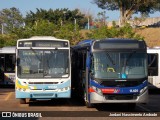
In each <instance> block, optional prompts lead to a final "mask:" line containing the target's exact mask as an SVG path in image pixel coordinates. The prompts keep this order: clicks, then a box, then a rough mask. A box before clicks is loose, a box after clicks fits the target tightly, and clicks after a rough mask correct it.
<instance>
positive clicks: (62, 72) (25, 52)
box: [15, 36, 71, 104]
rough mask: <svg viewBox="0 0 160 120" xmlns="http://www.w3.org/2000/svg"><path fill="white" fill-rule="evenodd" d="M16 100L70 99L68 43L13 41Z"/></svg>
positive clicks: (40, 38)
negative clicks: (15, 45) (15, 42)
mask: <svg viewBox="0 0 160 120" xmlns="http://www.w3.org/2000/svg"><path fill="white" fill-rule="evenodd" d="M16 60H17V64H16V84H15V93H16V98H18V99H20V103H21V104H25V103H26V99H31V100H32V99H33V100H40V99H46V100H48V99H49V100H50V99H54V98H70V97H71V63H70V61H71V60H70V43H69V41H68V40H63V39H57V38H55V37H49V36H37V37H36V36H35V37H31V38H29V39H20V40H18V41H17V49H16Z"/></svg>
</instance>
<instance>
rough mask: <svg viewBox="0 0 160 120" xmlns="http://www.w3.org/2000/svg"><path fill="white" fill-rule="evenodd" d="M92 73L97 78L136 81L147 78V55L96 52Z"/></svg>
mask: <svg viewBox="0 0 160 120" xmlns="http://www.w3.org/2000/svg"><path fill="white" fill-rule="evenodd" d="M92 71H93V74H94V76H95V78H101V79H118V78H119V79H126V78H130V79H132V78H133V79H134V78H144V77H146V76H147V62H146V54H145V53H139V52H106V51H101V52H95V53H93V60H92Z"/></svg>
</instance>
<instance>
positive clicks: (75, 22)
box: [74, 18, 77, 31]
mask: <svg viewBox="0 0 160 120" xmlns="http://www.w3.org/2000/svg"><path fill="white" fill-rule="evenodd" d="M76 24H77V21H76V18H74V30H75V31H76Z"/></svg>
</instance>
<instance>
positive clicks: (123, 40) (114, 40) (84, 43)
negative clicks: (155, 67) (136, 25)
mask: <svg viewBox="0 0 160 120" xmlns="http://www.w3.org/2000/svg"><path fill="white" fill-rule="evenodd" d="M94 41H95V42H96V41H97V42H98V41H100V42H106V43H113V44H114V43H138V42H144V41H143V40H136V39H130V38H106V39H105V38H104V39H88V40H83V41H81V42H79V43H78V44H77V45H75V46H74V47H75V48H79V47H82V46H83V47H87V46H92V45H93V43H94ZM143 44H144V45H145V46H146V44H145V42H144V43H143Z"/></svg>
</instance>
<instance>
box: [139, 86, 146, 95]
mask: <svg viewBox="0 0 160 120" xmlns="http://www.w3.org/2000/svg"><path fill="white" fill-rule="evenodd" d="M147 88H148V87H147V86H146V87H144V88H143V89H141V90H140V94H142V93H144V92H145V91H146V90H147Z"/></svg>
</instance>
